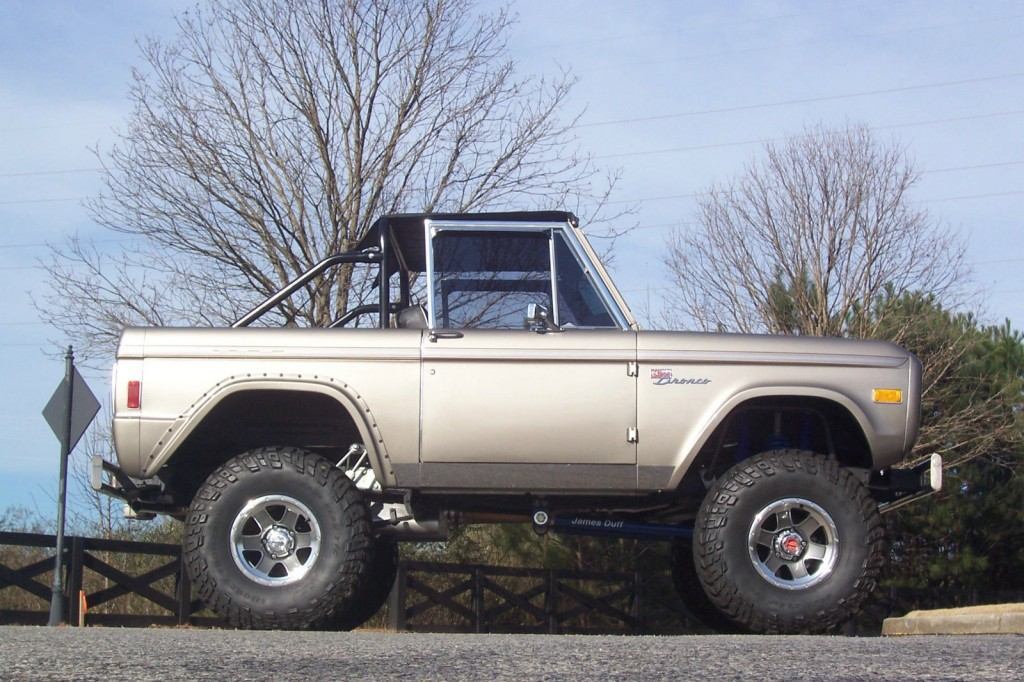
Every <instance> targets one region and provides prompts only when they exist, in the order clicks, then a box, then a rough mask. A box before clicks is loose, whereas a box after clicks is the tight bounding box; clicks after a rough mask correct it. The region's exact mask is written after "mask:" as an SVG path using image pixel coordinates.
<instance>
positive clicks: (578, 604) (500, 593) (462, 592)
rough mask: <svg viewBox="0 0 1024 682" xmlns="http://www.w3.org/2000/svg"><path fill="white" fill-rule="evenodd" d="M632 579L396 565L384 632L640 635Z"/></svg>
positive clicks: (636, 580)
mask: <svg viewBox="0 0 1024 682" xmlns="http://www.w3.org/2000/svg"><path fill="white" fill-rule="evenodd" d="M642 585H643V582H642V580H641V579H640V576H639V575H636V574H631V573H593V572H587V571H573V570H562V569H542V568H511V567H502V566H483V565H463V564H441V563H430V562H422V561H404V562H402V563H401V564H400V565H399V569H398V577H397V579H396V581H395V587H394V589H393V590H392V592H391V599H390V602H389V609H388V620H389V623H388V625H389V628H390V629H393V630H411V631H417V632H536V633H549V634H558V633H566V632H576V633H597V632H601V633H614V632H621V633H626V632H641V631H643V621H642V618H641V609H640V604H641V599H640V597H641V594H640V593H641V587H642Z"/></svg>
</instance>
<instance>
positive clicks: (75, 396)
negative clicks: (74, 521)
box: [43, 346, 100, 625]
mask: <svg viewBox="0 0 1024 682" xmlns="http://www.w3.org/2000/svg"><path fill="white" fill-rule="evenodd" d="M99 409H100V404H99V401H98V400H96V396H94V395H93V394H92V391H90V390H89V386H88V384H86V383H85V379H83V378H82V375H81V374H79V373H78V371H77V370H76V369H75V353H74V350H73V349H72V348H71V346H68V351H67V353H65V354H64V381H62V382H61V384H60V386H58V387H57V390H56V391H54V393H53V396H52V397H51V398H50V402H48V403H47V404H46V407H45V408H43V417H44V418H45V419H46V422H47V423H48V424H49V425H50V428H51V429H53V432H54V434H56V436H57V438H59V439H60V483H59V484H58V485H59V487H58V489H57V556H56V558H55V559H54V566H53V594H52V596H51V598H50V620H49V625H60V624H61V623H63V622H64V611H65V609H64V510H65V507H66V506H67V497H68V455H70V454H71V451H72V450H73V449H74V448H75V445H77V444H78V441H79V439H80V438H81V437H82V434H83V433H85V430H86V428H88V426H89V424H90V423H91V422H92V420H93V418H94V417H95V416H96V413H97V412H98V411H99Z"/></svg>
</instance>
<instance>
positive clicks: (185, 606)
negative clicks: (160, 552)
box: [174, 551, 192, 625]
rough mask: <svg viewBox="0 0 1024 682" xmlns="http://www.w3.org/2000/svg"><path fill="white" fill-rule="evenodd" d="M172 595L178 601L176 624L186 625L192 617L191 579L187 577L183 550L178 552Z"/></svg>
mask: <svg viewBox="0 0 1024 682" xmlns="http://www.w3.org/2000/svg"><path fill="white" fill-rule="evenodd" d="M174 577H175V581H174V596H175V597H176V599H177V602H178V609H177V610H178V613H177V614H175V615H177V616H178V625H188V624H189V621H190V620H191V617H192V581H190V580H189V579H188V569H187V568H186V566H185V552H183V551H179V552H178V573H177V574H176V575H175V576H174Z"/></svg>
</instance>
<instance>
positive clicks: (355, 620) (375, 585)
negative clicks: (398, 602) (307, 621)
mask: <svg viewBox="0 0 1024 682" xmlns="http://www.w3.org/2000/svg"><path fill="white" fill-rule="evenodd" d="M396 575H398V544H397V543H395V542H393V541H391V540H383V539H379V538H378V539H377V541H376V542H375V543H374V548H373V561H372V563H371V564H370V569H369V572H368V573H367V575H366V581H365V583H364V585H363V586H362V587H361V588H360V589H359V590H358V591H357V592H356V594H355V595H354V596H353V598H352V599H351V600H350V601H349V602H348V604H347V605H346V604H341V605H339V607H338V608H337V609H335V610H334V613H332V614H331V615H330V616H329V617H328V618H327V619H325V620H324V621H323V622H321V623H318V624H317V627H318V628H322V629H324V630H353V629H355V628H357V627H359V626H360V625H362V624H363V623H365V622H366V621H368V620H370V618H372V617H373V616H374V615H376V613H377V611H379V610H380V607H381V606H383V605H384V602H386V601H387V599H388V595H390V594H391V588H392V586H393V585H394V584H395V576H396Z"/></svg>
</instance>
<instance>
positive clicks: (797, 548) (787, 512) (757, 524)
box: [748, 497, 839, 590]
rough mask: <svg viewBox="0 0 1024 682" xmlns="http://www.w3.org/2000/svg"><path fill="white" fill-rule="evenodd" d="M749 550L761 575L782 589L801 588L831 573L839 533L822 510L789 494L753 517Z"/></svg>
mask: <svg viewBox="0 0 1024 682" xmlns="http://www.w3.org/2000/svg"><path fill="white" fill-rule="evenodd" d="M748 549H749V552H750V560H751V561H752V562H753V564H754V568H755V569H757V572H758V573H759V574H760V575H761V577H762V578H764V579H765V580H767V581H768V582H769V583H771V584H772V585H775V586H776V587H780V588H782V589H785V590H803V589H807V588H808V587H811V586H812V585H816V584H818V583H820V582H821V581H822V580H824V579H825V578H827V577H828V576H829V575H830V574H831V573H832V570H833V568H834V567H835V564H836V558H837V556H838V554H839V533H838V532H837V531H836V524H835V522H834V521H833V520H832V517H831V516H829V514H828V512H826V511H825V510H824V509H822V508H821V507H819V506H818V505H816V504H815V503H813V502H811V501H810V500H805V499H801V498H798V497H789V498H785V499H782V500H776V501H775V502H772V503H771V504H769V505H768V506H767V507H765V508H764V509H762V510H761V512H760V513H759V514H758V515H757V516H756V517H754V522H753V523H752V524H751V525H750V532H749V535H748Z"/></svg>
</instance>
